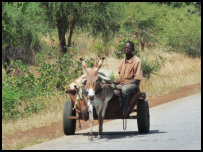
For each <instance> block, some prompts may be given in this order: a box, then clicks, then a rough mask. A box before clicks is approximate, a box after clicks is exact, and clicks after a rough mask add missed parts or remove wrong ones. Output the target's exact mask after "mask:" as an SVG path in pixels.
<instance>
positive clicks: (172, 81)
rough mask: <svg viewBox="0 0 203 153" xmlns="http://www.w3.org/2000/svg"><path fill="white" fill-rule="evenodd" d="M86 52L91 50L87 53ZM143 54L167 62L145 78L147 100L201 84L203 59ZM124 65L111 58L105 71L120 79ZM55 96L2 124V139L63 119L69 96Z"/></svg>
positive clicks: (143, 87) (144, 88) (144, 89)
mask: <svg viewBox="0 0 203 153" xmlns="http://www.w3.org/2000/svg"><path fill="white" fill-rule="evenodd" d="M81 50H82V49H81ZM85 52H88V51H87V50H86V51H85ZM141 54H142V56H143V57H145V58H146V59H147V60H149V61H151V60H154V59H157V60H159V62H160V63H161V62H162V60H161V58H162V59H163V60H165V62H164V63H163V64H162V67H161V69H160V70H159V72H158V73H156V74H152V75H151V77H150V79H145V78H144V79H143V80H142V82H141V87H140V88H141V90H142V91H145V92H146V93H147V98H152V97H156V96H160V95H164V94H166V93H169V92H171V91H174V90H176V89H178V88H180V87H182V86H187V85H192V84H196V83H200V82H201V59H199V58H189V57H187V56H184V55H181V54H177V53H173V52H171V53H168V52H163V51H161V50H154V51H150V52H149V51H145V52H143V53H141ZM86 55H87V54H86ZM160 56H161V58H160ZM77 58H79V55H78V56H76V57H75V59H77ZM120 63H121V60H118V59H114V58H112V57H107V58H106V60H105V62H104V64H103V68H106V69H109V70H112V71H113V73H114V75H115V76H117V75H118V67H119V65H120ZM55 94H56V95H55V96H50V97H38V99H36V100H39V99H40V100H43V101H44V104H45V106H46V108H47V109H45V110H43V111H41V112H40V113H38V114H33V115H32V116H30V117H27V118H24V119H20V120H18V121H17V122H7V121H2V136H6V135H7V134H12V133H15V132H20V131H26V130H29V129H33V128H39V127H43V126H48V125H51V124H52V123H54V122H57V121H59V120H61V119H62V111H63V103H64V101H65V100H68V99H69V97H68V96H67V95H66V94H64V95H60V94H59V93H57V92H55ZM40 141H41V140H40ZM36 142H38V140H36ZM22 145H23V143H22V142H20V143H19V145H17V146H18V147H17V148H19V147H20V148H22Z"/></svg>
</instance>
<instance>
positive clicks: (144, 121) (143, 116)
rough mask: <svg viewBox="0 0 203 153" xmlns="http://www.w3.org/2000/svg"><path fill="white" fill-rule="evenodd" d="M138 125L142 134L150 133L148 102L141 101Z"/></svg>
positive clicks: (139, 103)
mask: <svg viewBox="0 0 203 153" xmlns="http://www.w3.org/2000/svg"><path fill="white" fill-rule="evenodd" d="M137 125H138V131H139V132H140V133H148V132H149V127H150V120H149V105H148V101H146V100H139V101H138V104H137Z"/></svg>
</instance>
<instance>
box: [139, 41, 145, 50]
mask: <svg viewBox="0 0 203 153" xmlns="http://www.w3.org/2000/svg"><path fill="white" fill-rule="evenodd" d="M144 46H145V42H140V49H141V51H143V50H144Z"/></svg>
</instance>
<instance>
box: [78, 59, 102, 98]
mask: <svg viewBox="0 0 203 153" xmlns="http://www.w3.org/2000/svg"><path fill="white" fill-rule="evenodd" d="M104 59H105V57H103V58H101V60H100V61H99V63H97V61H96V60H95V63H94V66H93V67H91V68H89V67H87V64H86V63H85V61H84V60H83V59H82V58H80V61H81V62H82V66H83V68H84V70H85V72H86V85H85V88H86V90H87V92H88V94H87V98H88V100H90V101H92V100H94V97H95V93H96V92H97V91H98V90H99V89H100V88H101V84H100V83H99V77H98V70H99V69H100V68H101V66H102V64H103V61H104Z"/></svg>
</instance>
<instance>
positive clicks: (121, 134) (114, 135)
mask: <svg viewBox="0 0 203 153" xmlns="http://www.w3.org/2000/svg"><path fill="white" fill-rule="evenodd" d="M160 133H167V132H164V131H159V130H151V131H149V133H139V132H138V131H122V132H103V138H104V139H119V138H124V137H133V136H143V135H150V134H160ZM76 135H89V132H88V133H77V134H76ZM93 135H94V136H97V135H98V132H93Z"/></svg>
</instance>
